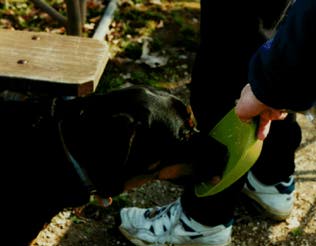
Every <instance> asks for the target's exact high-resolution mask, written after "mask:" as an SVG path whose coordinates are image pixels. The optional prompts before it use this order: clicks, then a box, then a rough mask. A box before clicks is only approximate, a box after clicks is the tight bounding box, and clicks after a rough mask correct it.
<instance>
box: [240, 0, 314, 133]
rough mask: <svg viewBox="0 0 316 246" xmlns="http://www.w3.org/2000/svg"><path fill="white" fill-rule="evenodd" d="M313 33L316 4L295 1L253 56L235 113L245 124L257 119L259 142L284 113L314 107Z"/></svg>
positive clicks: (304, 0) (312, 1) (299, 0)
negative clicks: (258, 121)
mask: <svg viewBox="0 0 316 246" xmlns="http://www.w3.org/2000/svg"><path fill="white" fill-rule="evenodd" d="M315 29H316V0H297V1H296V3H295V4H294V5H293V7H292V8H291V9H290V11H289V14H288V16H287V17H286V19H285V21H284V23H283V24H282V25H281V26H280V28H279V30H278V32H277V34H276V35H275V37H274V39H272V40H270V41H268V42H267V43H265V44H264V45H263V46H262V47H261V48H260V49H259V50H258V51H257V52H256V53H255V55H254V56H253V58H252V60H251V63H250V67H249V84H248V85H247V86H246V87H244V89H243V90H242V93H241V96H240V99H239V100H238V103H237V105H236V113H237V115H238V116H239V118H240V119H241V120H242V121H246V122H247V121H249V120H251V119H252V118H253V117H255V116H258V115H260V124H259V129H258V137H259V138H260V139H264V138H265V136H266V135H267V133H268V131H269V126H270V122H271V120H277V119H284V117H285V115H286V114H285V113H284V112H285V110H292V111H303V110H306V109H309V108H310V107H311V106H312V105H313V104H314V102H315V100H316V94H315V93H314V90H313V87H314V85H313V83H315V81H316V71H315V70H316V67H315V62H314V61H315V57H316V46H315V43H316V42H315V36H316V30H315Z"/></svg>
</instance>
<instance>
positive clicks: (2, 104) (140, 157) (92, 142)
mask: <svg viewBox="0 0 316 246" xmlns="http://www.w3.org/2000/svg"><path fill="white" fill-rule="evenodd" d="M0 113H1V116H2V117H1V140H2V145H1V146H2V147H1V160H2V165H1V173H2V179H1V187H2V192H1V195H2V198H3V199H2V203H1V209H2V212H3V213H2V217H1V218H2V220H1V221H2V223H3V229H2V235H3V237H6V239H7V240H8V241H9V242H11V244H12V245H27V242H29V241H30V240H31V239H33V238H34V237H35V236H36V234H37V233H38V232H39V230H40V229H41V228H42V226H43V225H44V223H45V222H48V221H49V219H50V218H51V217H52V216H53V215H55V214H56V213H57V212H58V211H60V210H61V209H63V208H65V207H76V206H80V205H82V204H85V203H86V202H87V201H88V200H89V196H90V192H91V190H93V189H97V190H98V192H99V193H100V194H103V195H104V194H106V195H110V196H113V195H116V194H118V193H119V192H121V191H122V188H123V183H124V181H125V180H126V179H128V178H129V177H132V176H133V175H137V174H139V173H142V172H143V171H144V170H146V169H147V168H148V166H149V165H150V164H152V163H154V162H155V161H157V160H163V159H165V160H172V159H173V160H175V159H181V158H182V159H185V158H188V155H187V153H188V151H187V149H186V148H188V143H189V142H191V139H192V138H194V136H195V135H197V134H198V133H197V131H196V129H195V125H194V118H193V117H192V112H190V111H189V110H188V106H187V105H186V104H184V103H183V102H182V101H181V100H180V99H179V98H177V97H175V96H173V95H171V94H170V93H167V92H165V91H162V90H158V89H155V88H152V87H148V86H132V87H128V88H125V89H117V90H113V91H111V92H109V93H107V94H104V95H97V94H92V95H89V96H86V97H82V98H74V99H71V100H65V99H62V98H50V97H43V96H34V95H31V96H28V95H23V94H19V93H12V92H7V91H3V92H2V93H1V94H0ZM184 148H185V150H184ZM76 165H79V166H80V168H79V169H78V167H76ZM18 228H22V229H21V230H19V229H18ZM2 239H3V240H5V239H4V238H2Z"/></svg>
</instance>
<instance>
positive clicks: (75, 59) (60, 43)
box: [0, 30, 109, 96]
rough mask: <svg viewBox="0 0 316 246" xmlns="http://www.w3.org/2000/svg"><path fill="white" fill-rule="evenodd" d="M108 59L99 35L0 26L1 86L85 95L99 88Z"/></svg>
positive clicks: (1, 87)
mask: <svg viewBox="0 0 316 246" xmlns="http://www.w3.org/2000/svg"><path fill="white" fill-rule="evenodd" d="M108 59H109V53H108V47H107V45H106V43H105V42H104V41H100V40H97V39H92V38H86V37H77V36H67V35H60V34H53V33H45V32H30V31H12V30H0V90H15V91H23V92H31V93H38V94H46V95H52V96H84V95H87V94H89V93H92V92H93V91H94V90H95V89H96V87H97V85H98V83H99V80H100V77H101V75H102V73H103V71H104V69H105V66H106V64H107V61H108Z"/></svg>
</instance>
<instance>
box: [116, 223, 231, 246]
mask: <svg viewBox="0 0 316 246" xmlns="http://www.w3.org/2000/svg"><path fill="white" fill-rule="evenodd" d="M119 230H120V232H121V233H122V234H123V235H124V237H126V238H127V239H128V240H129V241H130V242H131V243H133V244H134V245H137V246H172V245H181V246H229V245H230V244H231V239H230V240H229V241H228V242H226V243H223V244H209V243H208V244H200V243H195V244H193V243H191V244H182V243H181V244H172V243H166V244H158V243H150V242H145V241H142V240H140V239H137V238H134V237H133V236H132V235H131V234H130V233H129V232H128V231H127V230H125V229H124V228H123V227H121V226H119Z"/></svg>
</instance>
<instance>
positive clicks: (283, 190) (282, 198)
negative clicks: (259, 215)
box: [243, 171, 295, 220]
mask: <svg viewBox="0 0 316 246" xmlns="http://www.w3.org/2000/svg"><path fill="white" fill-rule="evenodd" d="M294 189H295V180H294V176H290V177H289V180H288V181H286V182H280V183H277V184H274V185H265V184H263V183H261V182H260V181H259V180H258V179H257V178H256V177H255V176H254V175H253V174H252V172H251V171H249V172H248V175H247V181H246V183H245V185H244V188H243V193H244V194H246V195H247V196H248V197H249V198H250V199H252V200H254V201H255V202H256V203H257V204H258V205H260V207H261V208H262V209H263V210H264V212H265V213H266V214H267V215H268V216H269V217H270V218H272V219H275V220H285V219H286V218H287V217H288V216H289V215H290V213H291V211H292V208H293V203H294ZM262 209H261V210H262Z"/></svg>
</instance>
